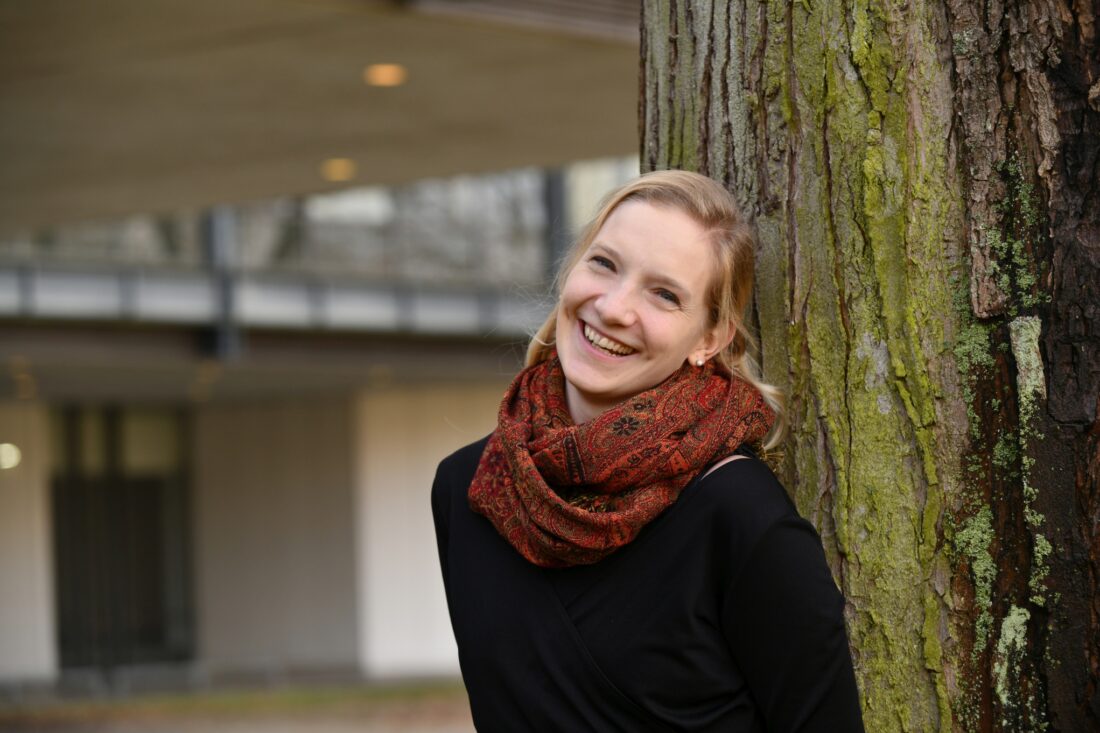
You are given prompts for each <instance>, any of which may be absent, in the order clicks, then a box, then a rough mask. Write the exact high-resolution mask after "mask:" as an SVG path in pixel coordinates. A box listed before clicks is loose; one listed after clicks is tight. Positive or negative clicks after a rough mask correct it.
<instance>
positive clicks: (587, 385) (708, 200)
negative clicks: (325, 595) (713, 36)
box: [432, 171, 863, 733]
mask: <svg viewBox="0 0 1100 733" xmlns="http://www.w3.org/2000/svg"><path fill="white" fill-rule="evenodd" d="M752 271H753V238H752V234H751V231H750V229H749V228H748V226H747V225H746V224H745V222H744V221H743V219H742V218H741V216H740V214H739V212H738V208H737V206H736V203H735V202H734V200H733V199H732V197H731V196H730V195H729V193H728V192H727V191H726V190H725V189H724V188H723V187H722V186H720V185H719V184H717V183H716V182H714V181H712V180H710V179H708V178H706V177H704V176H700V175H698V174H693V173H686V172H683V171H663V172H656V173H650V174H647V175H644V176H641V177H640V178H638V179H636V180H634V181H632V182H630V183H628V184H627V185H625V186H623V187H622V188H620V189H619V190H617V191H615V192H613V193H612V194H611V195H610V196H609V197H608V198H607V200H606V201H605V203H604V205H603V207H602V208H601V210H600V212H599V213H598V214H597V216H596V217H595V219H594V220H593V221H592V223H591V224H590V225H589V226H588V227H587V229H586V230H585V232H584V233H583V235H582V236H581V237H580V239H579V240H578V241H577V243H576V245H575V246H574V248H573V250H572V252H571V253H570V256H569V257H568V258H567V259H566V261H565V263H564V264H563V267H562V272H561V275H560V277H559V281H558V282H559V292H558V301H557V304H556V305H555V307H554V309H553V312H552V313H551V314H550V316H549V318H547V320H546V322H545V324H544V325H543V326H542V328H541V329H540V330H539V332H538V333H537V334H536V335H535V337H534V338H533V339H532V342H531V345H530V348H529V350H528V358H527V367H526V368H525V369H524V370H523V371H522V372H520V374H519V375H518V376H517V377H516V378H515V380H514V381H513V383H512V385H511V387H510V388H509V389H508V391H507V393H506V394H505V396H504V400H503V402H502V403H501V406H500V412H499V419H498V425H497V428H496V430H494V431H493V433H492V434H491V435H490V436H488V437H487V438H485V439H483V440H481V441H479V442H477V443H474V444H472V445H469V446H466V447H465V448H462V449H460V450H458V451H457V452H455V453H454V454H452V455H451V456H449V457H448V458H446V459H445V460H444V461H443V462H442V463H441V464H440V466H439V469H438V472H437V475H436V480H435V484H434V486H433V489H432V508H433V512H434V516H435V521H436V533H437V539H438V542H439V554H440V563H441V565H442V570H443V580H444V584H445V587H446V590H447V599H448V605H449V609H450V613H451V621H452V625H453V628H454V632H455V638H456V640H457V642H458V649H459V660H460V664H461V668H462V675H463V679H464V681H465V683H466V688H467V692H468V693H469V697H470V706H471V710H472V712H473V717H474V722H475V724H476V726H477V728H478V730H479V731H501V732H508V733H514V732H516V731H539V732H540V733H541V732H549V731H562V732H568V733H576V732H578V731H631V732H635V731H727V732H730V733H735V732H749V731H795V730H798V731H830V732H831V733H843V732H845V731H861V730H863V725H862V722H861V718H860V707H859V701H858V695H857V690H856V684H855V678H854V675H853V671H852V662H851V657H850V653H849V649H848V641H847V637H846V634H845V629H844V621H843V615H842V612H843V606H844V601H843V598H842V597H841V595H840V593H839V592H838V590H837V588H836V585H835V584H834V582H833V579H832V577H831V575H830V573H829V570H828V567H827V566H826V563H825V558H824V554H823V552H822V549H821V543H820V539H819V538H818V536H817V534H816V533H815V532H814V530H813V528H812V526H811V525H810V524H809V523H807V522H806V521H805V520H803V519H801V518H800V517H799V516H798V513H797V511H796V509H795V507H794V505H793V504H792V502H791V501H790V499H789V498H788V496H787V494H786V492H785V491H784V489H783V487H782V486H780V484H779V483H778V482H777V481H776V478H775V476H774V475H773V474H772V473H771V471H770V470H769V469H768V468H767V466H766V465H765V464H764V463H763V462H762V461H761V460H760V459H759V458H758V457H757V451H758V450H759V449H760V448H761V447H771V446H772V445H774V444H776V443H777V442H778V441H779V440H780V438H781V433H782V428H781V425H782V421H781V413H782V406H781V400H780V395H779V393H778V391H777V390H776V389H775V388H773V387H771V386H769V385H767V384H765V383H764V382H763V381H762V379H761V377H760V375H759V373H758V370H757V368H756V366H755V364H754V363H753V361H752V358H751V356H750V353H749V350H748V347H749V344H750V340H751V337H750V334H749V331H748V329H747V328H746V324H745V322H744V314H745V311H746V307H747V305H748V301H749V298H750V297H751V291H752Z"/></svg>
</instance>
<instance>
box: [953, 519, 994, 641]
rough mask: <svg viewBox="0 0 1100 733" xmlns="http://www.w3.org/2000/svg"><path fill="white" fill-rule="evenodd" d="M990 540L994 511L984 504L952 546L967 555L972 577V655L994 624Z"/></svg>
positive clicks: (986, 638)
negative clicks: (973, 609) (973, 616)
mask: <svg viewBox="0 0 1100 733" xmlns="http://www.w3.org/2000/svg"><path fill="white" fill-rule="evenodd" d="M992 543H993V511H992V510H991V509H990V508H989V507H988V506H983V507H982V508H981V509H980V510H978V512H977V513H976V514H974V515H973V516H971V517H970V518H969V519H967V520H966V522H965V523H964V524H963V526H962V529H961V530H960V531H959V532H958V533H957V534H956V535H955V549H956V551H957V552H958V553H959V554H961V555H962V556H963V557H965V558H966V559H967V562H968V564H969V565H970V575H971V578H972V579H973V581H974V606H975V608H976V609H977V610H978V618H977V620H976V621H975V624H974V651H973V655H974V657H975V658H976V657H977V656H978V655H979V654H981V652H983V651H984V650H985V647H986V644H987V643H988V642H989V632H990V630H991V628H992V625H993V608H992V604H993V582H994V581H995V580H996V579H997V564H996V563H995V562H993V556H992V555H991V554H990V552H989V548H990V546H991V545H992Z"/></svg>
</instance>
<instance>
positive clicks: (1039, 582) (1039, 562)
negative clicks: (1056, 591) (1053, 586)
mask: <svg viewBox="0 0 1100 733" xmlns="http://www.w3.org/2000/svg"><path fill="white" fill-rule="evenodd" d="M1053 550H1054V548H1053V547H1052V546H1051V544H1050V540H1048V539H1047V538H1046V537H1045V536H1043V535H1041V534H1039V533H1035V537H1034V546H1033V549H1032V558H1031V576H1030V577H1029V578H1028V581H1027V585H1028V588H1029V589H1030V590H1031V602H1032V603H1034V604H1035V605H1036V606H1044V605H1046V601H1047V598H1046V592H1047V589H1046V578H1047V575H1048V574H1049V573H1050V564H1049V563H1048V561H1047V558H1048V557H1049V556H1050V553H1051V552H1053Z"/></svg>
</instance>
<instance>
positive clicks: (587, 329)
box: [578, 321, 635, 358]
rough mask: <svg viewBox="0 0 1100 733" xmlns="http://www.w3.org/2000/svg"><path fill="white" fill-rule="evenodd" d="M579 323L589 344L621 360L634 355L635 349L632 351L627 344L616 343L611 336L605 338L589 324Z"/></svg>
mask: <svg viewBox="0 0 1100 733" xmlns="http://www.w3.org/2000/svg"><path fill="white" fill-rule="evenodd" d="M578 323H580V324H581V326H582V327H583V329H584V338H585V340H587V341H588V343H590V344H592V345H593V346H595V347H596V348H597V349H599V350H600V351H602V352H604V353H607V354H611V355H613V356H616V357H620V358H621V357H623V356H629V355H630V354H633V353H634V351H635V349H632V348H630V347H629V346H627V345H626V344H624V343H621V342H619V341H616V340H615V339H613V338H611V337H609V336H605V335H604V334H602V333H600V332H599V331H597V330H596V329H595V328H593V327H592V326H591V325H589V324H588V323H585V322H584V321H578Z"/></svg>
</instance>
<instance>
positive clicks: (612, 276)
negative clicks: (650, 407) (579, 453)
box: [555, 201, 725, 423]
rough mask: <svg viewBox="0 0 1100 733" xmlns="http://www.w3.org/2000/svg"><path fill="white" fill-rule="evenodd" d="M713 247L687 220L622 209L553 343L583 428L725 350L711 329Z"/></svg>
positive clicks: (565, 291) (562, 305)
mask: <svg viewBox="0 0 1100 733" xmlns="http://www.w3.org/2000/svg"><path fill="white" fill-rule="evenodd" d="M714 267H715V257H714V253H713V251H712V245H711V244H710V242H709V241H708V239H707V237H706V234H705V232H704V230H703V228H702V227H701V226H700V225H699V224H698V223H696V221H695V220H694V219H692V218H691V217H690V216H688V215H687V214H685V213H683V212H681V211H679V210H678V209H675V208H672V207H668V206H655V205H653V204H649V203H646V202H644V201H626V202H625V203H622V204H620V205H619V206H618V207H617V208H616V209H615V210H614V211H613V212H612V213H611V215H610V216H609V217H608V218H607V220H606V221H605V222H604V225H603V227H601V228H600V230H599V232H597V234H596V237H595V238H594V239H593V240H592V244H591V245H590V246H589V248H588V250H587V251H586V252H585V253H584V255H582V257H581V259H580V261H579V262H578V263H577V264H576V265H575V266H574V267H573V269H572V270H570V272H569V275H568V276H567V277H566V279H565V283H564V285H563V286H562V292H561V298H560V300H559V307H558V318H557V327H556V331H555V339H556V342H557V351H558V358H559V359H560V360H561V365H562V370H563V371H564V372H565V379H566V385H565V388H566V395H567V397H568V400H569V410H570V412H571V413H572V416H573V420H574V421H575V422H577V423H582V422H585V421H587V420H590V419H592V418H593V417H595V416H597V415H599V414H600V413H602V412H603V411H604V410H607V409H608V408H610V407H613V406H614V405H616V404H618V403H620V402H622V401H623V400H625V399H626V398H628V397H631V396H633V395H636V394H638V393H639V392H642V391H644V390H646V389H649V388H650V387H653V386H655V385H657V384H659V383H661V382H662V381H664V380H665V379H666V378H667V377H668V376H669V375H671V374H672V373H673V372H675V371H676V370H677V369H679V368H680V366H681V365H683V363H684V361H685V360H688V359H690V361H691V362H692V363H693V364H694V363H695V360H696V359H699V358H703V359H706V358H709V357H710V356H711V355H713V354H714V353H715V352H716V351H718V350H719V349H720V348H722V347H724V346H725V343H723V341H722V336H723V335H724V332H725V329H721V331H722V334H720V333H719V329H714V328H712V327H710V324H709V323H708V318H707V315H708V307H707V302H706V301H707V291H708V289H709V287H708V286H709V285H710V282H711V276H712V272H713V269H714Z"/></svg>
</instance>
